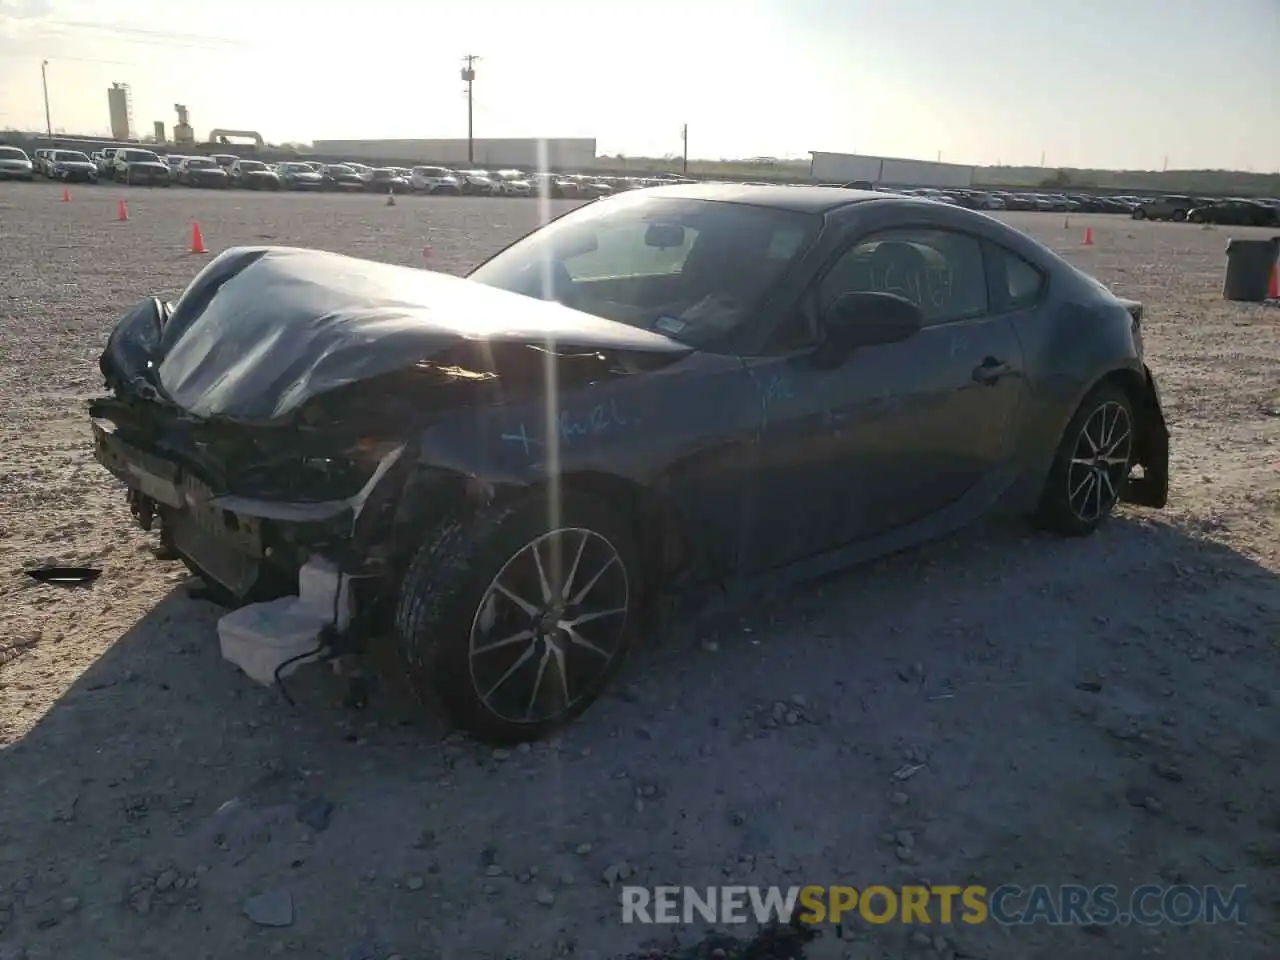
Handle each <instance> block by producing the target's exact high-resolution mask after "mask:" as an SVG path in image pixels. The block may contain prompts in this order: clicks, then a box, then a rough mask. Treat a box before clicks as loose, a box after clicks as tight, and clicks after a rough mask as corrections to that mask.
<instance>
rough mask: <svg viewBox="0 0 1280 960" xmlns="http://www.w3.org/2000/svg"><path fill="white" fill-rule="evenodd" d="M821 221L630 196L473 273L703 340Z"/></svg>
mask: <svg viewBox="0 0 1280 960" xmlns="http://www.w3.org/2000/svg"><path fill="white" fill-rule="evenodd" d="M821 225H822V221H821V219H820V218H819V217H816V216H813V215H810V214H805V213H798V212H795V211H792V210H780V209H776V208H771V207H755V206H747V205H745V204H734V203H721V202H716V201H708V200H682V199H675V198H666V197H663V198H653V197H646V196H644V195H642V194H630V195H624V197H623V198H622V199H619V200H610V201H607V202H603V203H594V204H589V205H588V206H585V207H581V208H579V209H578V210H576V211H574V212H572V213H570V214H568V215H566V216H564V217H562V218H561V219H559V220H555V221H553V222H552V223H550V224H548V225H547V226H546V227H544V228H543V229H541V230H538V231H536V232H535V233H533V234H530V235H529V236H528V237H526V238H524V239H523V240H521V241H519V242H517V243H516V244H515V245H514V246H512V247H510V248H508V249H507V250H505V251H503V252H502V253H500V254H498V255H497V256H496V257H494V258H493V259H492V260H490V261H489V262H487V263H485V264H482V265H481V266H480V267H478V268H477V269H476V270H475V271H473V272H472V273H471V275H470V278H471V279H472V280H476V281H479V282H480V283H484V284H487V285H489V286H493V287H500V288H502V289H504V290H509V291H511V292H513V293H520V294H524V295H525V296H530V297H537V298H540V299H545V300H557V301H559V302H561V303H563V304H565V305H566V306H570V307H573V308H574V309H576V310H581V311H583V312H585V313H590V314H594V315H596V316H598V317H604V318H606V319H609V320H615V321H619V322H621V323H626V324H629V325H630V326H634V327H640V328H642V329H646V330H654V331H656V332H658V333H662V334H665V335H667V336H669V337H671V338H672V339H675V340H680V341H682V342H684V343H688V344H690V345H691V346H703V345H706V344H708V343H710V342H712V341H713V340H715V339H717V338H719V337H721V336H723V335H724V334H726V333H728V332H730V331H731V330H734V329H736V328H737V327H739V326H740V325H741V324H743V323H744V322H746V321H747V320H748V319H749V318H750V317H751V316H752V314H753V312H754V311H755V310H756V309H757V307H758V306H759V304H760V303H761V301H762V300H763V299H764V297H765V295H766V294H767V293H768V292H769V290H770V289H771V288H772V286H773V284H774V283H775V282H776V281H777V280H778V279H779V278H780V277H781V276H782V275H783V273H784V272H785V271H786V270H787V269H788V267H790V266H791V265H792V264H793V263H795V262H796V261H797V260H798V259H799V258H800V257H801V256H802V255H803V253H804V251H805V250H806V249H807V248H808V247H809V245H810V244H811V243H812V242H813V240H814V239H815V238H816V236H817V233H818V231H819V229H820V228H821Z"/></svg>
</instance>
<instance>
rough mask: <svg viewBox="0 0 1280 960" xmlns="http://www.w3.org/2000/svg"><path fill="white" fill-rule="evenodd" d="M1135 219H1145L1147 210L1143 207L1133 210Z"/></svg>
mask: <svg viewBox="0 0 1280 960" xmlns="http://www.w3.org/2000/svg"><path fill="white" fill-rule="evenodd" d="M1133 219H1135V220H1145V219H1147V211H1145V210H1143V209H1142V208H1141V207H1139V208H1138V209H1137V210H1135V211H1133Z"/></svg>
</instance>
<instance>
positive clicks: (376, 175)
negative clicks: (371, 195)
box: [373, 170, 396, 180]
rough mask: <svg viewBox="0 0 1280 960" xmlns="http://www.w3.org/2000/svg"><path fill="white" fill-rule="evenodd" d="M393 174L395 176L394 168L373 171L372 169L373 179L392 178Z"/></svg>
mask: <svg viewBox="0 0 1280 960" xmlns="http://www.w3.org/2000/svg"><path fill="white" fill-rule="evenodd" d="M395 176H396V172H395V171H394V170H375V171H373V179H375V180H390V179H392V178H393V177H395Z"/></svg>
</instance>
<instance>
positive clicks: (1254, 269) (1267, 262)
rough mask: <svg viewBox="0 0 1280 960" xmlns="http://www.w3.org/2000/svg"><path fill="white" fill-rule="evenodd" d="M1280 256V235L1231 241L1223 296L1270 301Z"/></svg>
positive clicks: (1247, 301) (1250, 300)
mask: <svg viewBox="0 0 1280 960" xmlns="http://www.w3.org/2000/svg"><path fill="white" fill-rule="evenodd" d="M1278 257H1280V237H1272V238H1271V239H1270V240H1229V241H1227V278H1226V280H1224V281H1223V284H1222V298H1223V299H1224V300H1238V301H1241V302H1244V303H1261V302H1262V301H1263V300H1266V299H1267V289H1268V287H1269V286H1270V284H1271V271H1272V270H1274V269H1275V268H1276V259H1277V258H1278Z"/></svg>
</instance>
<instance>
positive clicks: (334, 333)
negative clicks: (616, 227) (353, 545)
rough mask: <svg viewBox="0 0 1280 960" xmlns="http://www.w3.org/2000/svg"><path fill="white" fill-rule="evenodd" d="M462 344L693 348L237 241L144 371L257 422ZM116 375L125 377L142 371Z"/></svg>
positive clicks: (426, 280) (415, 274) (458, 282)
mask: <svg viewBox="0 0 1280 960" xmlns="http://www.w3.org/2000/svg"><path fill="white" fill-rule="evenodd" d="M126 319H127V318H126ZM123 322H124V321H122V324H123ZM121 337H129V338H130V339H132V338H133V337H132V335H130V334H129V333H127V331H125V330H124V329H121V328H118V329H117V333H116V334H113V341H118V340H119V338H121ZM467 340H471V341H479V342H481V343H483V342H486V341H487V342H493V343H497V342H503V343H513V342H514V343H525V342H527V343H529V344H531V345H535V346H547V345H550V346H553V347H554V348H555V349H557V350H574V349H577V350H614V351H622V352H640V353H650V354H652V353H662V354H668V355H671V357H672V359H678V358H679V357H681V356H684V355H686V354H688V353H689V352H691V350H690V348H689V347H687V346H685V345H683V344H680V343H677V342H676V341H674V340H671V339H669V338H667V337H664V336H662V335H661V334H657V333H651V332H649V331H647V330H641V329H638V328H635V327H629V326H627V325H625V324H621V323H616V322H614V321H612V320H605V319H602V318H600V317H595V316H592V315H589V314H585V313H581V312H579V311H577V310H572V309H570V308H569V307H565V306H561V305H560V304H557V303H550V302H545V301H541V300H535V299H533V298H530V297H525V296H521V295H519V294H515V293H508V292H507V291H504V290H498V289H496V288H493V287H488V286H485V285H483V284H480V283H477V282H475V281H472V280H466V279H462V278H460V277H453V276H449V275H446V274H441V273H433V272H431V271H427V270H419V269H414V268H410V267H398V266H392V265H389V264H383V263H374V262H372V261H368V260H359V259H356V258H353V257H346V256H341V255H338V254H333V253H325V252H321V251H317V250H301V249H297V248H291V247H237V248H233V249H230V250H227V251H225V252H224V253H222V254H221V255H220V256H218V257H217V258H216V259H214V260H213V261H212V262H211V263H209V264H208V266H206V267H205V268H204V270H202V271H201V272H200V274H199V275H198V276H197V277H196V278H195V280H193V281H192V283H191V285H190V286H189V287H187V289H186V291H185V292H184V293H183V294H182V296H181V297H180V298H179V299H178V301H177V302H176V303H175V304H174V305H173V310H172V313H171V314H170V316H169V318H168V320H167V322H165V323H164V327H163V330H162V331H161V332H160V334H159V337H158V343H156V342H154V340H153V342H152V343H150V344H148V345H147V346H146V348H145V353H146V355H147V357H148V361H149V363H150V364H151V366H152V369H151V371H150V373H149V374H146V375H147V376H149V377H150V379H152V380H153V381H154V382H155V383H156V384H157V385H158V386H159V388H160V390H161V392H162V393H163V394H164V395H165V396H167V397H168V398H169V399H170V400H172V401H173V402H174V403H176V404H177V405H178V406H180V407H182V408H184V409H186V410H187V411H189V412H190V413H192V414H194V415H196V416H198V417H202V418H211V417H224V418H229V419H234V420H242V421H249V422H259V423H261V422H269V421H272V420H276V419H279V418H281V417H284V416H286V415H288V414H290V413H292V412H293V411H294V410H296V409H297V408H298V407H299V406H301V405H302V404H304V403H305V402H307V401H308V400H310V399H311V398H312V397H315V396H318V395H320V394H323V393H326V392H328V391H330V390H334V389H336V388H338V387H342V386H345V385H347V384H350V383H354V382H357V381H360V380H366V379H369V378H371V377H377V376H381V375H383V374H387V373H391V372H393V371H396V370H400V369H404V368H408V367H412V366H414V365H415V364H417V363H419V362H421V361H423V360H428V359H430V358H431V357H433V356H435V355H438V354H440V353H442V352H443V351H445V350H447V349H449V348H451V347H454V346H456V345H458V344H459V343H460V342H462V341H467ZM141 349H142V345H141V344H136V345H134V349H133V353H134V354H137V353H138V352H140V350H141ZM104 360H105V358H104ZM136 365H137V364H136V363H131V364H130V366H136ZM121 372H122V373H125V379H126V380H128V379H130V378H131V377H133V376H137V375H139V374H141V373H142V371H134V372H128V371H121Z"/></svg>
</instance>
